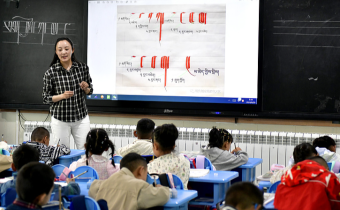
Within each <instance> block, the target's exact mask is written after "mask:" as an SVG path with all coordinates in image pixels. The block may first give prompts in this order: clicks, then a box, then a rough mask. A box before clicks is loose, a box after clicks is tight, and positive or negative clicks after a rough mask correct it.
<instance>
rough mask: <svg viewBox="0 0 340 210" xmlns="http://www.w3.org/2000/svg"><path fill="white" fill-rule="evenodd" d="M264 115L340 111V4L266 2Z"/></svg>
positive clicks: (319, 0)
mask: <svg viewBox="0 0 340 210" xmlns="http://www.w3.org/2000/svg"><path fill="white" fill-rule="evenodd" d="M263 18H264V22H263V42H264V46H263V53H264V59H263V72H262V73H263V111H274V112H277V113H280V112H291V113H310V114H322V113H328V114H329V113H331V114H333V115H334V116H336V115H337V114H335V113H339V112H340V102H339V101H340V59H339V57H340V1H336V0H327V1H325V0H291V1H285V0H265V2H264V17H263Z"/></svg>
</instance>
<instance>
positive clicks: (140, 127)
mask: <svg viewBox="0 0 340 210" xmlns="http://www.w3.org/2000/svg"><path fill="white" fill-rule="evenodd" d="M154 129H155V123H154V121H152V120H150V119H148V118H143V119H140V120H139V121H138V123H137V129H136V131H137V135H138V136H139V138H141V139H149V138H150V137H151V136H152V131H153V130H154Z"/></svg>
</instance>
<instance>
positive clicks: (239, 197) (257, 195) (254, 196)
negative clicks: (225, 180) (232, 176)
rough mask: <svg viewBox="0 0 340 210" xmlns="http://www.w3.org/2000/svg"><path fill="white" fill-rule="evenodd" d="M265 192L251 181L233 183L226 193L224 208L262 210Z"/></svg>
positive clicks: (225, 209)
mask: <svg viewBox="0 0 340 210" xmlns="http://www.w3.org/2000/svg"><path fill="white" fill-rule="evenodd" d="M262 206H263V194H262V192H261V190H259V188H258V187H256V186H255V185H254V184H253V183H250V182H237V183H235V184H233V185H231V186H230V187H229V189H228V191H227V193H226V195H225V207H224V208H223V210H260V209H262Z"/></svg>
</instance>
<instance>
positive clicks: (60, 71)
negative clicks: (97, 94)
mask: <svg viewBox="0 0 340 210" xmlns="http://www.w3.org/2000/svg"><path fill="white" fill-rule="evenodd" d="M43 79H44V87H43V93H42V97H43V102H44V104H50V112H51V115H52V116H53V117H54V118H56V119H57V120H60V121H63V122H75V121H78V120H81V119H83V118H84V117H86V115H87V113H88V112H87V107H86V102H85V98H86V97H85V95H86V94H85V92H84V91H83V90H82V89H81V88H80V85H79V84H80V83H81V82H82V81H85V82H87V84H89V88H90V93H89V95H91V94H92V93H93V86H92V79H91V76H90V73H89V68H88V66H87V65H86V64H83V63H76V62H73V63H72V66H71V68H70V70H66V69H64V68H63V67H62V65H61V64H60V62H59V61H58V62H57V63H55V64H53V65H52V66H51V68H50V69H48V70H47V71H46V72H45V75H44V78H43ZM65 91H74V95H73V96H72V97H70V98H68V99H63V100H60V101H58V102H55V103H54V102H53V101H52V97H53V96H54V95H60V94H63V93H64V92H65Z"/></svg>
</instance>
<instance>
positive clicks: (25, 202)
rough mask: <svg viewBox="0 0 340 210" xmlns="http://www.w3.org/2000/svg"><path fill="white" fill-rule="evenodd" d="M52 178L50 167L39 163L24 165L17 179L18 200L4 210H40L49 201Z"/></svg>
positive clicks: (52, 173)
mask: <svg viewBox="0 0 340 210" xmlns="http://www.w3.org/2000/svg"><path fill="white" fill-rule="evenodd" d="M54 178H55V174H54V171H53V170H52V168H51V167H49V166H47V165H45V164H42V163H39V162H31V163H28V164H26V165H25V166H23V167H22V169H21V170H20V171H19V173H18V177H17V186H16V191H17V194H18V198H17V199H16V200H15V201H14V202H13V204H11V205H9V206H8V207H7V208H6V209H8V210H21V209H41V206H43V205H45V204H46V203H48V202H49V200H50V197H51V193H52V190H53V185H54V184H53V183H54Z"/></svg>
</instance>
